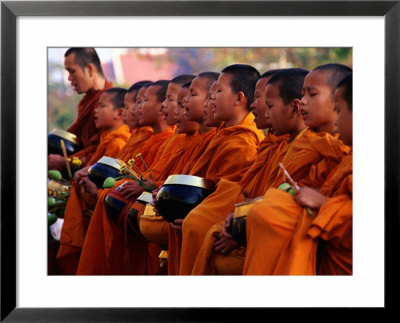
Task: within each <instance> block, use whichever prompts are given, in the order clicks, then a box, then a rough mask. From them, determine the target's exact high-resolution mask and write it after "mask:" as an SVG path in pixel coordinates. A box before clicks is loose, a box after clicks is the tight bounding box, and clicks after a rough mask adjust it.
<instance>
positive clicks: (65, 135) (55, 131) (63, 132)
mask: <svg viewBox="0 0 400 323" xmlns="http://www.w3.org/2000/svg"><path fill="white" fill-rule="evenodd" d="M49 135H55V136H58V137H61V138H64V139H66V140H69V141H71V142H72V143H74V144H76V145H79V139H78V137H77V136H76V135H75V134H73V133H71V132H68V131H66V130H62V129H58V128H54V129H53V130H52V131H50V132H49Z"/></svg>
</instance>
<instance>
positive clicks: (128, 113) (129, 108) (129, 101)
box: [124, 91, 139, 129]
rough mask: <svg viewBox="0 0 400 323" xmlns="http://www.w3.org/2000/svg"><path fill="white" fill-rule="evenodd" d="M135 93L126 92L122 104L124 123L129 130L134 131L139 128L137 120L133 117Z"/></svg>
mask: <svg viewBox="0 0 400 323" xmlns="http://www.w3.org/2000/svg"><path fill="white" fill-rule="evenodd" d="M135 94H136V91H133V92H128V93H127V94H125V98H124V104H125V122H126V124H127V125H128V127H129V129H135V128H137V127H138V126H139V124H138V123H137V119H136V118H134V116H133V109H134V108H135V101H133V99H134V97H135Z"/></svg>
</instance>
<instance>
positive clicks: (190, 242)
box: [168, 113, 264, 275]
mask: <svg viewBox="0 0 400 323" xmlns="http://www.w3.org/2000/svg"><path fill="white" fill-rule="evenodd" d="M263 139H264V132H263V131H262V130H260V129H257V127H256V125H255V123H254V115H253V114H252V113H249V114H248V115H247V116H246V117H245V118H244V119H243V120H242V122H241V123H240V124H238V125H236V126H232V127H225V124H224V123H223V124H222V125H221V127H220V128H219V130H218V132H217V134H216V135H215V137H214V138H213V139H212V140H211V141H210V143H209V144H208V146H207V148H206V150H205V151H204V153H203V154H202V155H201V157H200V158H199V160H198V161H197V162H196V163H195V165H194V166H193V169H192V170H191V171H190V173H189V175H196V176H200V177H204V178H206V179H207V180H211V181H213V182H214V183H215V184H216V183H218V182H219V181H220V180H221V179H227V180H231V181H233V182H235V181H240V179H241V178H242V176H243V174H244V173H245V172H246V171H247V169H248V168H249V167H250V166H251V165H252V163H253V162H254V160H255V159H256V157H257V148H258V145H259V144H260V142H261V141H262V140H263ZM208 203H212V204H214V203H216V204H218V203H222V202H221V201H219V199H215V196H214V195H213V194H211V195H210V196H208V197H207V198H206V199H205V200H204V201H203V202H202V203H200V204H199V205H198V206H197V207H195V208H194V209H193V210H192V211H191V212H190V213H189V214H188V215H187V216H186V218H185V220H184V222H183V225H182V247H181V249H180V250H179V248H175V249H172V248H171V249H169V252H168V253H169V254H171V253H174V252H175V253H176V255H179V254H180V266H179V274H182V275H190V274H191V272H192V269H193V265H194V262H195V259H196V256H197V253H198V252H199V250H200V248H201V245H202V243H203V240H204V237H205V235H206V233H207V231H208V229H209V228H210V227H211V226H212V225H213V224H215V223H217V222H219V221H221V220H222V219H221V217H216V216H215V214H214V213H212V214H210V213H209V208H208ZM173 257H176V256H173ZM178 257H179V256H178ZM171 274H178V273H177V272H175V273H172V272H171Z"/></svg>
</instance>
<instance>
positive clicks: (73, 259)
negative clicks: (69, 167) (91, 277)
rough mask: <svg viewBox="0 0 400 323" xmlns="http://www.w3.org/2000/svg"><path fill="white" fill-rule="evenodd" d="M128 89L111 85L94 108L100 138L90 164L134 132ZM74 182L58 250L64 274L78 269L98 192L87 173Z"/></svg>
mask: <svg viewBox="0 0 400 323" xmlns="http://www.w3.org/2000/svg"><path fill="white" fill-rule="evenodd" d="M125 93H126V90H125V89H121V88H111V89H107V90H105V91H104V93H103V94H102V95H101V96H100V99H99V103H98V107H97V108H96V110H95V124H96V127H97V128H98V129H99V130H100V131H101V135H100V142H99V145H98V147H97V149H96V151H95V152H94V154H93V155H92V158H91V159H90V160H89V162H88V163H89V164H90V165H93V164H95V163H96V162H97V161H98V160H99V159H100V158H101V157H103V156H108V157H116V156H117V155H118V153H119V151H120V150H121V149H122V147H123V146H124V145H125V144H126V142H127V141H128V139H129V137H130V135H131V133H130V131H129V128H128V126H127V125H126V124H125V122H124V97H125ZM72 184H73V185H72V189H71V194H70V196H69V198H68V202H67V206H66V209H65V215H64V224H63V228H62V231H61V238H60V249H59V251H58V254H57V261H58V264H59V267H60V270H61V274H65V275H73V274H75V272H76V268H77V265H78V260H79V255H80V249H81V247H82V244H83V239H84V236H85V232H86V230H87V227H88V224H89V221H90V215H86V214H87V213H88V212H89V211H90V209H91V208H92V207H93V206H94V204H95V203H96V196H97V194H98V190H97V187H96V185H95V184H94V183H93V182H92V181H91V180H90V179H89V178H88V177H87V176H81V177H79V176H77V177H76V180H75V181H73V183H72ZM89 214H90V212H89Z"/></svg>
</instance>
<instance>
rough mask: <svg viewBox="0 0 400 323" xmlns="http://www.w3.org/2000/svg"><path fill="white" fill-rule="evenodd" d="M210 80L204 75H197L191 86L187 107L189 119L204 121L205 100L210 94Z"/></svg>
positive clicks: (186, 113)
mask: <svg viewBox="0 0 400 323" xmlns="http://www.w3.org/2000/svg"><path fill="white" fill-rule="evenodd" d="M208 82H209V81H208V80H207V79H206V78H204V77H195V78H194V79H193V81H192V83H191V84H190V87H189V92H190V93H189V97H188V103H187V107H186V112H185V115H186V118H187V119H188V120H189V121H197V122H203V118H204V101H205V100H206V98H207V94H208Z"/></svg>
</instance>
